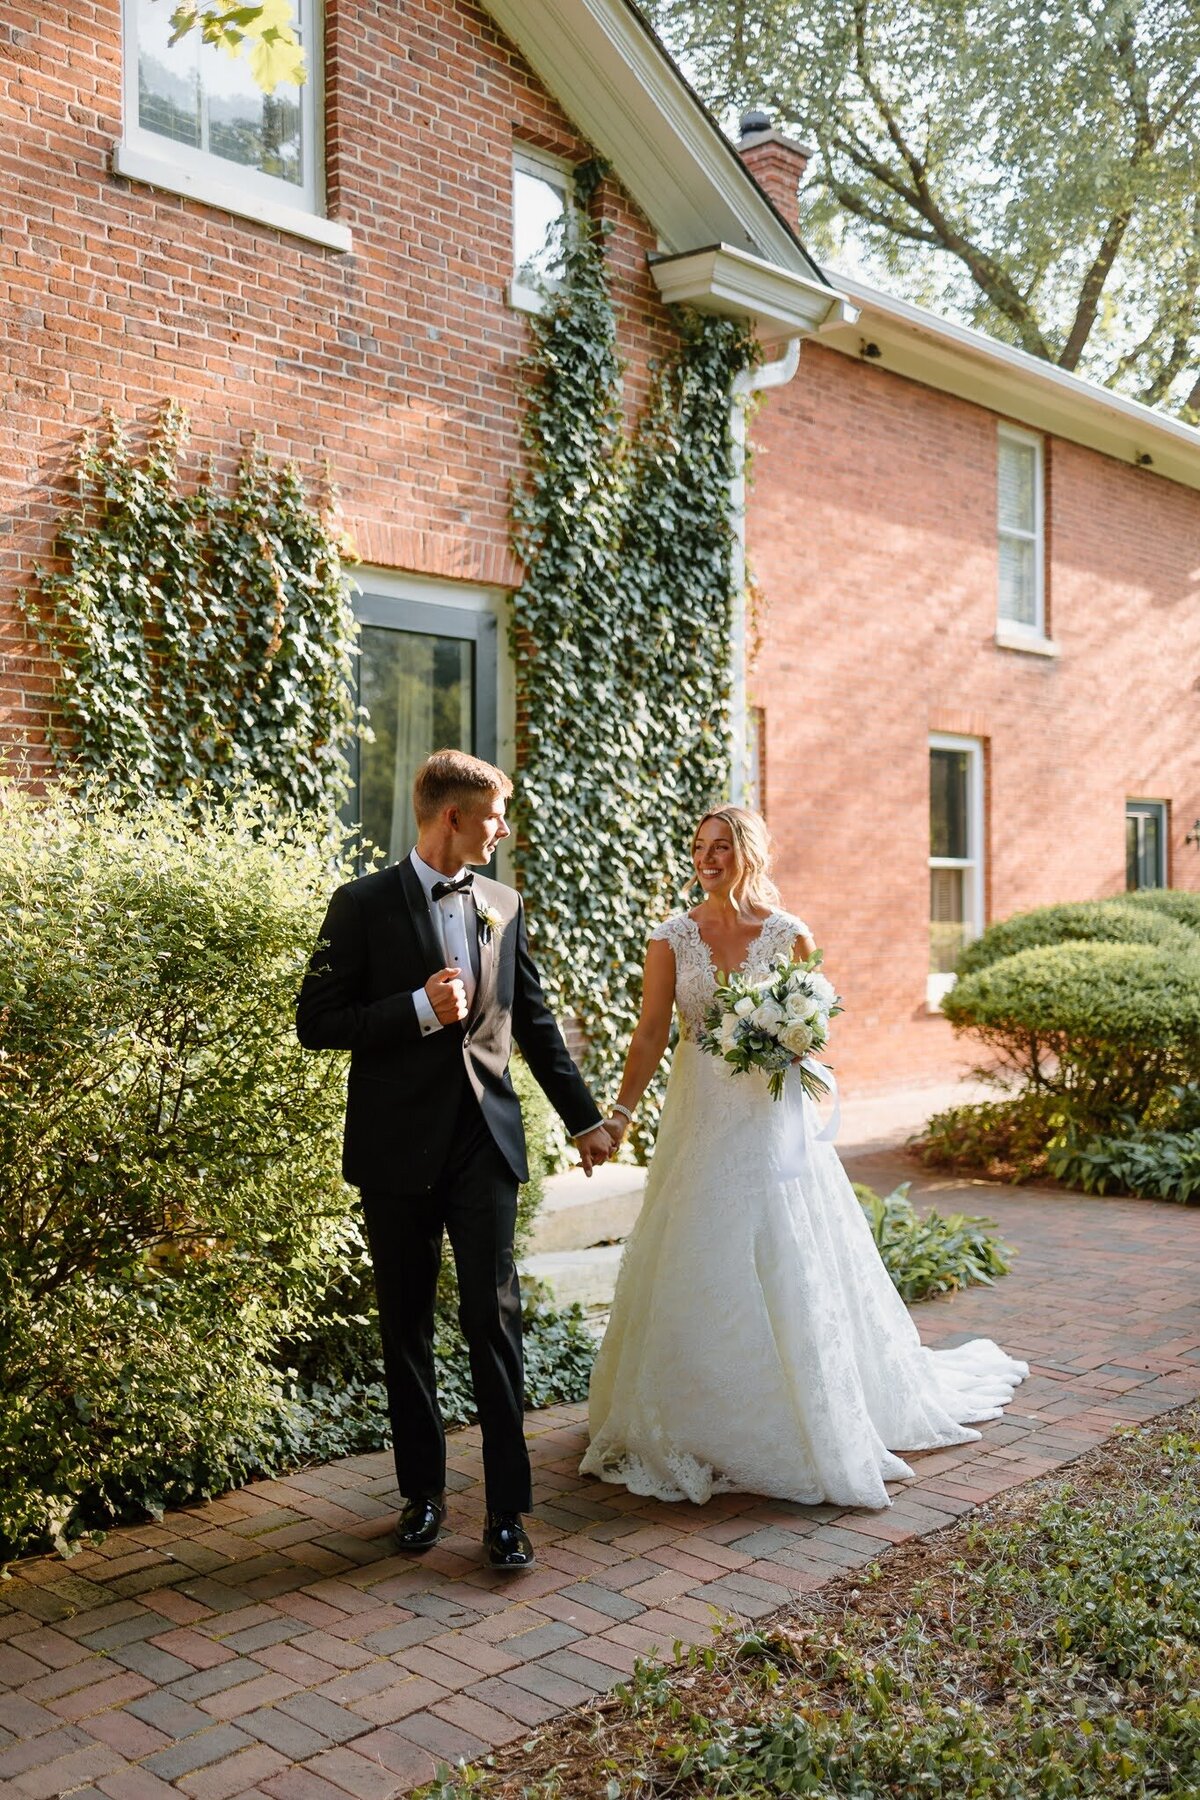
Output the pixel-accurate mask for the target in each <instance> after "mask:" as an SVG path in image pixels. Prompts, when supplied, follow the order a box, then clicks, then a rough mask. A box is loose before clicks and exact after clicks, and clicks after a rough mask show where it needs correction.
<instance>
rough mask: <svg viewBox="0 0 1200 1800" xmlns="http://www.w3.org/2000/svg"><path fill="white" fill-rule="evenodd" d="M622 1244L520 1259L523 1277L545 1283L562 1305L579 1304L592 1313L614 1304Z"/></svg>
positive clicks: (558, 1251) (547, 1252) (540, 1254)
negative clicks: (613, 1298) (530, 1277)
mask: <svg viewBox="0 0 1200 1800" xmlns="http://www.w3.org/2000/svg"><path fill="white" fill-rule="evenodd" d="M622 1249H623V1245H621V1244H599V1245H597V1246H595V1247H594V1248H593V1249H590V1250H546V1251H542V1252H540V1253H538V1254H536V1255H533V1256H523V1257H522V1258H521V1264H520V1268H521V1274H522V1275H523V1276H532V1277H533V1279H534V1280H536V1281H542V1282H545V1284H546V1286H547V1287H548V1288H549V1289H550V1292H551V1293H552V1294H553V1296H554V1298H555V1300H556V1301H557V1302H558V1304H559V1306H572V1305H575V1304H576V1303H577V1304H578V1305H580V1306H583V1307H587V1308H588V1309H589V1310H590V1311H596V1310H599V1309H603V1310H605V1311H607V1309H608V1307H610V1306H611V1305H612V1297H613V1292H614V1290H615V1288H616V1285H617V1270H618V1269H619V1268H620V1266H621V1251H622Z"/></svg>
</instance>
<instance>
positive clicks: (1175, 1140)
mask: <svg viewBox="0 0 1200 1800" xmlns="http://www.w3.org/2000/svg"><path fill="white" fill-rule="evenodd" d="M1047 1163H1048V1165H1049V1168H1050V1172H1051V1174H1052V1175H1054V1176H1055V1177H1056V1179H1057V1180H1059V1181H1061V1182H1064V1183H1065V1184H1066V1186H1067V1187H1073V1188H1082V1189H1083V1191H1084V1193H1085V1194H1111V1193H1115V1194H1138V1195H1142V1196H1144V1197H1145V1198H1147V1199H1152V1200H1179V1201H1182V1202H1183V1203H1184V1204H1185V1205H1186V1204H1187V1203H1188V1202H1190V1201H1193V1200H1200V1131H1147V1132H1143V1133H1141V1134H1138V1135H1134V1136H1130V1137H1086V1138H1078V1137H1075V1136H1073V1135H1072V1136H1070V1137H1068V1138H1067V1139H1066V1140H1065V1141H1064V1142H1062V1143H1059V1144H1055V1145H1052V1146H1051V1148H1050V1151H1049V1153H1048V1156H1047Z"/></svg>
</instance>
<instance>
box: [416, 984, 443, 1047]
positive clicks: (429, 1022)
mask: <svg viewBox="0 0 1200 1800" xmlns="http://www.w3.org/2000/svg"><path fill="white" fill-rule="evenodd" d="M412 999H413V1007H414V1009H415V1011H416V1015H417V1024H418V1025H419V1026H420V1028H421V1036H422V1037H431V1036H432V1035H433V1033H434V1032H435V1031H440V1030H441V1029H442V1021H441V1020H440V1019H439V1018H438V1016H437V1014H436V1013H435V1012H434V1010H433V1001H432V1000H431V999H430V998H429V995H428V994H427V993H426V992H425V989H424V988H414V989H413V997H412Z"/></svg>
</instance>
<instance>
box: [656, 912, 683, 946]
mask: <svg viewBox="0 0 1200 1800" xmlns="http://www.w3.org/2000/svg"><path fill="white" fill-rule="evenodd" d="M686 922H687V914H686V913H672V914H671V917H670V918H669V919H664V920H663V922H662V924H661V925H656V926H655V927H654V930H653V931H652V932H651V933H650V942H651V943H652V944H662V943H668V944H670V945H672V946H674V945H675V944H676V943H678V941H679V938H680V937H681V935H682V933H683V930H684V926H685V924H686Z"/></svg>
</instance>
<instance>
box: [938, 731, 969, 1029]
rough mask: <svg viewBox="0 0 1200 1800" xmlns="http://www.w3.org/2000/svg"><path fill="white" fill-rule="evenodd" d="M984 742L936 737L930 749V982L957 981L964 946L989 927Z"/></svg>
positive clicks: (945, 985) (944, 987) (941, 984)
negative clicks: (985, 909)
mask: <svg viewBox="0 0 1200 1800" xmlns="http://www.w3.org/2000/svg"><path fill="white" fill-rule="evenodd" d="M982 754H983V752H982V746H981V745H980V744H979V743H977V742H975V741H974V740H972V739H946V738H942V739H935V740H934V741H933V742H932V743H931V745H930V749H929V983H928V994H929V998H930V1000H931V1002H937V1001H939V1000H940V999H941V997H942V995H943V994H944V993H945V992H946V990H947V988H948V987H949V986H950V985H951V983H952V981H953V977H954V969H955V966H956V964H957V962H958V958H959V956H960V954H961V953H962V950H963V949H964V947H965V946H966V945H967V944H968V943H970V941H971V939H972V938H974V937H977V936H978V934H979V932H980V931H981V930H982V929H983V919H982V905H983V899H982V896H983V887H982V880H981V876H982V867H981V855H982V852H981V845H982V841H983V834H982V820H981V818H980V816H979V815H980V810H981V808H982V794H983V782H982Z"/></svg>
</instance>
